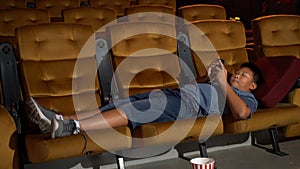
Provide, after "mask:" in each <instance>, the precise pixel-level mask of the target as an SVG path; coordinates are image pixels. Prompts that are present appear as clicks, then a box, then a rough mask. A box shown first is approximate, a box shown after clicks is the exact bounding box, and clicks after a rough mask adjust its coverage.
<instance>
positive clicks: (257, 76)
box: [241, 62, 263, 86]
mask: <svg viewBox="0 0 300 169" xmlns="http://www.w3.org/2000/svg"><path fill="white" fill-rule="evenodd" d="M242 67H246V68H249V69H250V70H251V71H252V72H253V81H254V82H255V83H256V84H257V86H259V85H260V84H262V83H263V76H262V73H261V71H260V69H259V67H258V66H256V65H255V64H254V63H251V62H245V63H243V64H242V65H241V68H242Z"/></svg>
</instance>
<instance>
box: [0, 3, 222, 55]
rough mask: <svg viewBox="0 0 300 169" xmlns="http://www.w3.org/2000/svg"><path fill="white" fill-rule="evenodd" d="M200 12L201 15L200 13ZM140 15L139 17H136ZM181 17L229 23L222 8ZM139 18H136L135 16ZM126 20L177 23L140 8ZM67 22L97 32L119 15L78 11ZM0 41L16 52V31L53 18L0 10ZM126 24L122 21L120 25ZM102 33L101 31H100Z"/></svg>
mask: <svg viewBox="0 0 300 169" xmlns="http://www.w3.org/2000/svg"><path fill="white" fill-rule="evenodd" d="M151 11H155V12H159V13H160V12H162V13H166V14H170V15H160V14H153V15H151V16H150V15H149V14H147V16H146V15H145V14H143V13H141V12H151ZM199 11H200V12H199ZM136 13H138V14H136ZM180 13H181V14H180V15H179V16H180V17H182V18H185V19H186V20H188V21H192V20H198V19H205V18H206V19H226V14H225V9H224V8H223V7H222V6H218V5H205V4H202V5H195V6H187V7H182V9H180ZM131 14H136V15H131ZM125 15H126V16H130V17H125V18H123V20H129V21H146V20H153V19H157V20H160V21H167V22H175V20H176V19H175V18H173V17H172V16H173V15H174V13H173V10H172V8H171V7H169V6H159V5H136V6H131V7H127V8H125ZM61 17H62V18H63V21H64V22H67V23H81V24H89V25H92V27H93V29H94V31H98V30H99V28H101V27H102V26H104V25H105V24H108V23H110V22H116V19H117V17H118V16H117V13H116V12H115V11H114V10H113V9H111V8H104V7H74V8H67V9H64V10H62V16H61ZM0 19H1V24H0V28H1V29H0V41H1V42H9V43H11V44H13V46H14V49H16V46H17V41H16V37H15V29H16V28H18V27H21V26H24V25H28V24H38V23H49V22H51V15H50V13H49V11H47V10H44V9H32V8H9V9H1V10H0ZM120 20H122V19H119V20H118V22H119V21H120ZM99 31H100V30H99Z"/></svg>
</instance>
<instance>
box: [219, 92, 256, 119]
mask: <svg viewBox="0 0 300 169" xmlns="http://www.w3.org/2000/svg"><path fill="white" fill-rule="evenodd" d="M231 88H232V89H233V91H234V92H235V93H236V94H237V95H238V96H239V97H240V98H241V99H242V100H243V101H244V102H245V103H246V105H247V106H248V107H249V108H250V115H249V116H248V117H247V118H246V119H249V118H251V116H252V114H253V113H254V112H256V110H257V106H258V102H257V100H256V98H255V97H254V95H253V94H252V93H250V92H245V91H242V90H239V89H237V88H235V87H231ZM229 114H231V111H230V109H229V107H228V105H227V104H226V105H225V108H224V112H223V115H229Z"/></svg>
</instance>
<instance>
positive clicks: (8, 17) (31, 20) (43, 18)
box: [0, 8, 50, 46]
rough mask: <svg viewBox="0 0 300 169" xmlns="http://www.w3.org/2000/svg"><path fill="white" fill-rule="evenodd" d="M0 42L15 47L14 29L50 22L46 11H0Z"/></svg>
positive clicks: (20, 9)
mask: <svg viewBox="0 0 300 169" xmlns="http://www.w3.org/2000/svg"><path fill="white" fill-rule="evenodd" d="M0 19H1V21H0V40H1V41H10V42H11V43H13V44H14V46H16V40H15V29H16V28H18V27H21V26H24V25H31V24H37V23H46V22H50V16H49V13H48V11H47V10H41V9H29V8H11V9H1V10H0Z"/></svg>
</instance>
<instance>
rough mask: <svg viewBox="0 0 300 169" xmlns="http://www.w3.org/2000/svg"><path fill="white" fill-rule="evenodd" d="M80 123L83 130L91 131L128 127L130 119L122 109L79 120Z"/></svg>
mask: <svg viewBox="0 0 300 169" xmlns="http://www.w3.org/2000/svg"><path fill="white" fill-rule="evenodd" d="M79 123H80V129H81V130H83V131H89V130H97V129H104V128H110V127H120V126H126V125H127V124H128V118H127V116H126V114H125V113H124V112H123V111H122V110H121V109H111V110H108V111H105V112H102V113H97V114H95V115H94V116H91V117H89V118H86V119H83V120H79Z"/></svg>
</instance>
